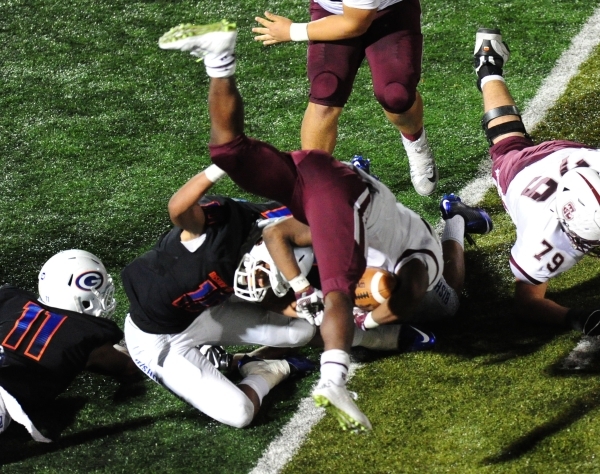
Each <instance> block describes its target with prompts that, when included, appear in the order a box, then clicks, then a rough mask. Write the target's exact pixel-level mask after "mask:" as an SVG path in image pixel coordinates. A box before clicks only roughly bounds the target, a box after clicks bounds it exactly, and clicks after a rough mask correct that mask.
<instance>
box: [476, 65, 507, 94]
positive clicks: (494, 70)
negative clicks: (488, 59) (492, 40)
mask: <svg viewBox="0 0 600 474" xmlns="http://www.w3.org/2000/svg"><path fill="white" fill-rule="evenodd" d="M503 75H504V71H503V70H502V68H501V67H499V66H496V65H495V64H492V63H485V64H484V65H483V66H481V67H480V68H479V70H478V71H477V89H479V92H481V80H482V79H483V78H484V77H486V76H503Z"/></svg>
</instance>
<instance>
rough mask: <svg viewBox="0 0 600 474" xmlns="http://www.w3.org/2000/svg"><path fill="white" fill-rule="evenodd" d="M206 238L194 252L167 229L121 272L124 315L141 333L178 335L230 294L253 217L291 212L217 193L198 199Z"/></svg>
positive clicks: (251, 240) (175, 232)
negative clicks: (126, 301) (126, 302)
mask: <svg viewBox="0 0 600 474" xmlns="http://www.w3.org/2000/svg"><path fill="white" fill-rule="evenodd" d="M201 205H202V208H203V210H204V213H205V216H206V230H205V235H206V238H205V241H204V242H203V243H202V245H200V247H199V248H198V249H196V250H195V251H194V252H190V251H189V250H188V249H187V248H186V247H184V245H183V244H182V243H181V232H182V229H180V228H178V227H175V228H173V229H171V230H170V231H168V232H166V233H165V234H164V235H163V236H162V237H161V238H160V239H159V241H158V243H157V244H156V245H155V246H154V248H153V249H151V250H150V251H148V252H146V253H145V254H144V255H142V256H140V257H138V258H136V259H135V260H134V261H133V262H131V263H130V264H129V265H127V267H125V269H124V270H123V272H122V273H121V276H122V279H123V285H124V287H125V292H126V293H127V296H128V298H129V302H130V307H129V314H130V316H131V319H132V320H133V322H134V323H135V324H136V325H137V326H138V327H139V328H140V329H141V330H142V331H144V332H148V333H151V334H177V333H180V332H182V331H183V330H185V328H187V327H188V326H189V325H190V324H191V323H192V321H194V319H196V317H198V315H200V314H201V313H202V311H204V310H205V309H207V308H210V307H212V306H216V305H218V304H220V303H222V302H223V301H225V300H226V299H227V298H229V297H230V296H231V295H232V294H233V276H234V273H235V270H236V268H237V266H238V264H239V262H240V259H241V257H242V255H243V254H244V253H246V252H247V250H248V249H249V247H250V246H251V245H253V243H254V242H255V240H256V238H253V237H252V235H251V234H253V233H254V232H253V231H256V229H257V224H256V223H257V221H258V220H261V219H265V218H271V217H281V216H285V215H291V213H290V212H289V210H287V208H285V207H284V206H282V205H281V204H279V203H276V202H269V203H265V204H254V203H249V202H246V201H237V200H234V199H230V198H225V197H221V196H206V197H205V198H203V200H202V201H201Z"/></svg>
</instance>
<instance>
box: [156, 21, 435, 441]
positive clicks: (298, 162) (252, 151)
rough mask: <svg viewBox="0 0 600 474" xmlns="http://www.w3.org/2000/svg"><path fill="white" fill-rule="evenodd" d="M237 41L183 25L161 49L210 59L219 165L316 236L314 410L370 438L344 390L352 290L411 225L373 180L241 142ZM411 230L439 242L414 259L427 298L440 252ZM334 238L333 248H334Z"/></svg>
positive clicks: (301, 297) (324, 161)
mask: <svg viewBox="0 0 600 474" xmlns="http://www.w3.org/2000/svg"><path fill="white" fill-rule="evenodd" d="M236 35H237V33H236V31H235V28H234V27H233V26H232V25H229V24H227V23H226V22H222V23H219V24H215V25H209V26H208V27H197V26H193V25H182V26H180V27H176V28H174V29H172V30H171V31H169V32H168V33H166V34H165V35H163V37H162V38H161V39H160V40H159V45H160V46H161V47H162V48H165V49H181V50H186V51H191V52H192V54H194V55H196V56H200V57H202V58H203V59H204V63H205V66H206V71H207V73H208V75H209V77H210V85H209V92H208V104H209V113H210V119H211V132H210V144H209V145H210V154H211V158H212V160H213V162H214V163H215V164H216V165H218V166H219V167H220V168H221V169H222V170H224V171H225V172H226V173H227V174H228V175H229V176H230V177H231V178H232V179H233V181H235V182H236V183H237V184H238V185H240V187H242V188H243V189H245V190H246V191H248V192H251V193H254V194H256V195H259V196H263V197H265V198H268V199H274V200H276V201H278V202H281V203H283V204H284V205H286V206H287V207H288V208H289V209H290V211H291V212H292V214H293V215H294V217H295V218H296V219H298V221H300V222H302V223H304V224H307V225H309V226H310V228H311V235H312V245H313V248H314V252H315V257H316V259H317V261H318V262H319V272H320V276H321V286H322V292H323V295H324V317H323V322H322V324H321V326H320V329H321V336H322V338H323V341H324V346H325V351H324V352H323V354H322V357H321V377H320V380H319V383H318V385H317V387H316V388H315V390H314V391H313V398H314V399H315V402H316V403H317V405H322V406H326V407H329V408H331V411H332V413H333V414H334V415H335V416H336V417H337V418H338V420H339V421H340V424H341V426H342V427H343V428H344V429H348V428H349V429H357V430H368V429H371V424H370V422H369V419H368V418H367V417H366V416H365V415H364V414H363V413H362V412H361V411H360V410H359V408H358V407H357V406H356V404H355V403H354V400H353V399H352V397H351V396H350V394H349V392H348V390H347V388H346V377H347V373H348V366H349V363H350V357H349V354H348V352H349V350H350V347H351V344H352V339H353V332H354V322H353V306H354V305H353V294H354V288H355V286H356V283H357V282H358V280H359V279H360V278H361V277H362V275H363V273H364V270H365V267H366V260H365V254H366V249H367V247H368V246H371V247H373V248H375V249H376V250H379V251H381V252H383V253H384V254H386V255H396V254H397V248H398V247H401V246H402V244H403V243H402V242H401V241H400V239H399V238H398V234H397V229H398V228H402V227H404V226H405V225H407V224H408V223H406V222H403V221H402V219H401V216H400V214H399V213H398V210H397V208H396V199H395V197H394V195H393V194H392V193H391V191H390V190H389V189H388V188H386V187H385V186H384V185H383V184H381V183H380V182H378V181H377V180H375V179H372V178H371V177H370V176H368V175H367V174H366V173H362V174H360V173H359V172H357V171H356V170H354V169H353V168H351V167H349V166H347V165H346V164H343V163H341V162H339V161H337V160H336V159H335V158H334V157H333V156H331V155H330V154H328V153H325V152H323V151H319V150H302V151H294V152H291V153H285V152H281V151H279V150H277V149H275V148H274V147H273V146H271V145H269V144H267V143H264V142H260V141H258V140H254V139H251V138H248V137H247V136H246V135H245V134H244V113H243V102H242V98H241V96H240V94H239V91H238V89H237V87H236V84H235V78H234V73H235V65H236V62H235V53H234V50H235V40H236ZM410 225H411V226H414V227H413V231H415V232H416V231H417V229H419V233H420V234H421V235H429V236H431V237H433V238H432V239H427V241H426V242H423V243H422V247H418V248H416V249H415V253H417V254H420V256H421V259H420V260H418V259H416V258H415V259H414V266H415V278H416V279H417V280H418V282H419V284H421V285H423V288H424V291H428V290H431V289H432V288H434V287H435V285H436V284H437V282H438V280H439V279H440V277H441V275H442V270H443V262H442V252H441V248H440V246H439V244H438V243H437V242H436V239H435V236H434V235H433V231H432V229H431V228H430V226H429V225H428V224H427V223H426V222H425V221H423V220H422V219H420V218H417V219H414V220H411V222H410ZM332 230H335V232H334V233H335V238H331V236H332ZM302 283H303V277H302V275H297V276H295V277H294V278H292V279H291V280H290V284H291V285H292V288H294V289H296V288H299V286H300V285H301V284H302ZM424 291H423V293H424ZM313 298H314V293H310V291H309V292H302V293H299V294H298V304H299V305H300V306H302V305H303V303H304V302H305V301H307V300H308V301H311V302H312V301H313Z"/></svg>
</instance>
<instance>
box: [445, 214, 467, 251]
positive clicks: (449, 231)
mask: <svg viewBox="0 0 600 474" xmlns="http://www.w3.org/2000/svg"><path fill="white" fill-rule="evenodd" d="M446 240H454V241H455V242H458V243H459V244H460V246H461V247H462V248H463V249H464V248H465V220H464V219H463V218H462V216H458V215H457V216H454V217H452V218H451V219H448V220H447V221H446V225H445V226H444V232H443V233H442V242H445V241H446Z"/></svg>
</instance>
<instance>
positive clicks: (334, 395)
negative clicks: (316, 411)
mask: <svg viewBox="0 0 600 474" xmlns="http://www.w3.org/2000/svg"><path fill="white" fill-rule="evenodd" d="M312 397H313V400H314V401H315V404H316V405H317V406H318V407H325V408H327V409H328V411H329V412H330V413H331V414H332V415H333V416H335V417H336V418H337V420H338V421H339V423H340V426H341V427H342V429H343V430H351V431H355V432H360V431H369V430H372V429H373V428H372V426H371V422H370V421H369V419H368V418H367V417H366V415H365V414H364V413H363V412H362V411H360V410H359V408H358V407H357V406H356V403H354V399H356V393H354V392H349V391H348V389H347V388H346V386H345V385H336V384H334V383H333V382H332V381H331V380H327V381H326V382H319V385H317V387H316V388H315V389H314V391H313V393H312Z"/></svg>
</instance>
